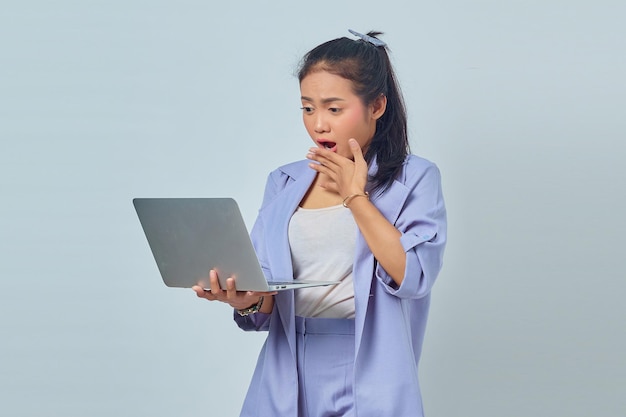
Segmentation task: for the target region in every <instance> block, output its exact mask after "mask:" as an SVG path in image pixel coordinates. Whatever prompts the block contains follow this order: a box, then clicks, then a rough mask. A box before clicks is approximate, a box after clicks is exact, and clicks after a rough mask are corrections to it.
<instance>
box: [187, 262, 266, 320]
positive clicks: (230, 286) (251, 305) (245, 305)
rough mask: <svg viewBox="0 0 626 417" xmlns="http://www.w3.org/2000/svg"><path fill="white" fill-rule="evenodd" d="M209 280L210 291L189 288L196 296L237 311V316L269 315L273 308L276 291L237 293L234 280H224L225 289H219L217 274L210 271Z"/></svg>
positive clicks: (200, 288)
mask: <svg viewBox="0 0 626 417" xmlns="http://www.w3.org/2000/svg"><path fill="white" fill-rule="evenodd" d="M209 280H210V283H211V289H210V290H206V289H204V288H202V287H201V286H199V285H194V286H193V287H191V288H192V289H193V290H194V291H195V292H196V295H197V296H198V297H200V298H205V299H207V300H209V301H221V302H223V303H226V304H228V305H230V306H231V307H233V308H234V309H236V310H238V311H239V314H242V315H247V314H252V313H256V312H261V313H271V312H272V309H273V307H274V297H272V296H273V295H274V294H276V291H269V292H261V291H237V289H236V288H235V279H234V278H232V277H231V278H228V279H227V280H226V289H225V290H222V289H221V288H220V284H219V281H218V279H217V272H215V270H214V269H212V270H211V271H210V272H209Z"/></svg>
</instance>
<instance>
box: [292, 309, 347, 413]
mask: <svg viewBox="0 0 626 417" xmlns="http://www.w3.org/2000/svg"><path fill="white" fill-rule="evenodd" d="M296 346H297V349H298V382H299V392H298V416H299V417H340V416H341V417H349V416H354V397H353V394H352V385H353V383H354V320H352V319H326V318H309V317H296Z"/></svg>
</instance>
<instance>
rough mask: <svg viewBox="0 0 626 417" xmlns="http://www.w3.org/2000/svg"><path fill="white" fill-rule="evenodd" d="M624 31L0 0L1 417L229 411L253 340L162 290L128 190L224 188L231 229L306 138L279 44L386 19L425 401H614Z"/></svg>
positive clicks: (494, 17) (520, 13)
mask: <svg viewBox="0 0 626 417" xmlns="http://www.w3.org/2000/svg"><path fill="white" fill-rule="evenodd" d="M624 21H626V6H624V2H622V1H595V2H583V1H557V0H553V1H496V0H492V1H475V2H468V1H462V0H450V1H439V2H420V1H418V2H416V1H399V0H387V1H384V2H381V1H370V0H363V1H359V2H352V3H350V2H338V1H332V2H331V1H318V2H314V3H307V2H293V1H285V0H281V1H273V2H260V1H259V2H231V3H230V4H226V3H225V2H219V3H218V2H210V1H209V2H207V1H178V2H174V1H171V2H166V1H119V0H114V1H92V2H80V1H69V0H62V1H56V2H44V1H38V2H37V1H21V2H17V1H14V2H11V1H9V2H6V1H5V2H3V4H2V7H1V9H0V140H1V148H0V192H1V197H0V198H1V201H2V202H1V204H0V313H1V314H0V332H1V333H0V337H1V341H0V414H2V415H7V416H66V417H69V416H81V417H84V416H94V417H96V416H112V415H115V416H138V415H151V416H174V415H175V416H205V415H212V416H233V415H236V414H237V411H238V409H239V406H240V403H241V401H242V399H243V396H244V394H245V390H246V387H247V384H248V380H249V378H250V376H251V372H252V369H253V365H254V362H255V360H256V355H257V352H258V349H259V347H260V345H261V343H262V341H263V335H262V334H260V335H259V334H248V333H244V332H241V331H239V330H238V329H237V328H236V327H235V325H234V324H233V323H232V322H231V320H230V316H231V311H230V309H228V308H226V307H224V306H222V305H217V304H211V303H208V302H203V301H201V300H197V299H196V298H195V295H194V294H193V293H192V292H191V290H178V289H170V288H166V287H165V286H164V285H163V284H162V283H161V281H160V277H159V275H158V271H157V269H156V266H155V264H154V261H153V259H152V257H151V254H150V252H149V249H148V246H147V244H146V241H145V238H144V236H143V234H142V231H141V229H140V226H139V223H138V221H137V218H136V216H135V213H134V210H133V208H132V204H131V199H132V198H133V197H137V196H144V197H146V196H160V197H175V196H181V197H192V196H233V197H235V198H236V199H238V200H239V201H240V204H241V206H242V209H243V212H244V216H245V218H246V222H247V224H248V226H251V224H252V222H253V220H254V217H255V214H256V210H257V209H258V206H259V204H260V202H261V195H262V190H263V185H264V182H265V178H266V175H267V173H268V172H269V171H270V170H271V169H273V168H274V167H276V166H277V165H279V164H282V163H286V162H290V161H292V160H296V159H301V158H303V157H304V155H305V153H306V149H307V148H308V147H309V146H310V140H309V139H308V137H307V135H306V132H305V130H304V128H303V127H302V126H301V120H300V110H299V105H300V103H299V90H298V84H297V81H296V79H295V78H294V77H293V75H292V73H293V70H294V68H295V67H296V64H297V62H298V60H299V58H300V57H301V55H302V54H303V53H304V52H306V51H307V50H308V49H310V48H311V47H313V46H315V45H317V44H319V43H321V42H323V41H326V40H328V39H331V38H334V37H338V36H344V35H348V33H347V29H348V28H353V29H355V30H359V31H367V30H370V29H379V30H383V31H385V32H386V33H387V34H386V35H385V36H384V40H386V41H387V42H388V43H389V45H390V47H391V48H392V51H393V60H394V63H395V65H396V68H397V72H398V75H399V79H400V81H401V84H402V87H403V90H404V94H405V96H406V101H407V104H408V109H409V114H410V120H409V122H410V131H411V137H412V144H413V151H414V152H415V153H418V154H420V155H422V156H424V157H426V158H429V159H431V160H433V161H435V162H436V163H437V164H438V165H439V167H440V168H441V170H442V173H443V182H444V184H443V185H444V192H445V196H446V201H447V205H448V209H449V223H450V236H449V245H448V249H447V253H446V265H445V268H444V270H443V272H442V274H441V276H440V280H439V282H438V283H437V285H436V286H435V289H434V294H433V306H432V310H431V317H430V322H429V327H428V332H427V338H426V343H425V346H424V354H423V357H422V362H421V363H422V365H421V377H422V387H423V395H424V401H425V408H426V412H427V415H428V416H429V417H437V416H440V417H450V416H477V417H478V416H480V417H488V416H493V417H496V416H497V417H502V416H528V415H533V416H536V417H539V416H546V417H547V416H550V417H554V416H568V417H576V416H594V417H595V416H616V417H617V416H622V417H623V416H624V415H626V399H625V398H626V395H625V392H626V363H625V359H624V352H625V351H626V336H625V335H624V333H625V332H624V322H625V319H626V307H624V303H623V298H624V295H625V292H626V283H625V282H624V273H623V263H624V256H623V252H624V248H625V247H626V242H625V237H624V236H625V232H626V221H625V220H624V213H626V199H625V197H624V188H625V187H624V182H625V181H624V179H625V178H626V167H625V166H624V156H626V155H625V154H626V152H625V149H624V148H625V145H624V136H625V135H624V133H625V132H626V114H625V113H626V110H625V109H626V83H625V81H624V75H625V74H626V55H625V54H624V51H625V50H626V33H625V32H626V31H625V30H624V29H622V28H621V26H622V25H623V22H624ZM235 356H237V358H235ZM381 401H385V399H381Z"/></svg>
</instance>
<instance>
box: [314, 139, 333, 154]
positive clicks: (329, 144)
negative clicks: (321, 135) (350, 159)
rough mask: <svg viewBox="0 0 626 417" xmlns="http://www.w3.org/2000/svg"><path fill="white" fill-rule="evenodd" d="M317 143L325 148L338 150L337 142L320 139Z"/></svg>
mask: <svg viewBox="0 0 626 417" xmlns="http://www.w3.org/2000/svg"><path fill="white" fill-rule="evenodd" d="M317 143H319V144H320V146H321V147H322V148H324V149H328V150H329V151H333V152H335V151H337V143H336V142H332V141H330V140H318V141H317Z"/></svg>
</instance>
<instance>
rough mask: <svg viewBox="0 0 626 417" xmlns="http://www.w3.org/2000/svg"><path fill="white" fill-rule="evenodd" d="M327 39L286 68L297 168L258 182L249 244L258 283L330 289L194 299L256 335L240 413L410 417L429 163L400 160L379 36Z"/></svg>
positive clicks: (215, 293) (430, 275)
mask: <svg viewBox="0 0 626 417" xmlns="http://www.w3.org/2000/svg"><path fill="white" fill-rule="evenodd" d="M351 33H352V34H353V35H355V36H356V37H357V39H356V40H353V39H349V38H345V37H344V38H339V39H334V40H331V41H329V42H326V43H324V44H321V45H319V46H317V47H316V48H314V49H313V50H311V51H310V52H309V53H307V54H306V55H305V57H304V59H303V61H302V64H301V67H300V70H299V74H298V77H299V81H300V92H301V100H302V113H303V120H304V126H305V127H306V130H307V132H308V133H309V136H311V139H312V140H313V145H314V146H313V147H311V149H309V152H308V154H307V155H306V158H307V159H306V160H303V161H299V162H295V163H292V164H289V165H285V166H282V167H280V168H278V169H277V170H275V171H274V172H272V173H271V174H270V176H269V179H268V181H267V185H266V189H265V196H264V199H263V204H262V207H261V209H260V211H259V216H258V218H257V220H256V222H255V225H254V227H253V229H252V233H251V235H252V240H253V243H254V245H255V249H256V251H257V255H258V257H259V260H260V262H261V265H262V267H263V269H264V272H265V274H266V276H267V277H268V279H269V278H272V277H286V276H292V277H293V278H294V279H296V280H298V279H317V280H337V281H340V282H341V283H340V284H338V285H335V286H330V287H316V288H307V289H301V290H296V291H284V292H280V293H278V294H277V293H258V292H257V293H255V292H239V291H236V288H235V283H234V280H233V279H232V278H230V279H229V280H228V287H227V289H226V290H222V289H220V288H219V285H218V283H217V277H216V275H215V272H214V271H211V273H210V276H211V291H204V290H203V289H202V288H200V287H194V290H195V291H196V293H197V295H198V296H199V297H202V298H206V299H208V300H218V301H222V302H226V303H228V304H230V305H231V306H232V307H234V308H235V309H236V311H235V321H236V322H237V324H238V325H239V326H240V327H241V328H242V329H244V330H257V331H259V330H263V331H269V333H268V336H267V340H266V342H265V344H264V346H263V349H262V351H261V353H260V355H259V359H258V363H257V366H256V369H255V371H254V375H253V377H252V381H251V384H250V387H249V390H248V394H247V396H246V399H245V402H244V404H243V409H242V412H241V416H259V417H269V416H272V417H274V416H281V417H287V416H294V417H295V416H300V417H319V416H359V417H370V416H371V417H381V416H394V417H401V416H421V415H422V414H423V413H422V401H421V396H420V389H419V383H418V361H419V357H420V352H421V348H422V341H423V337H424V330H425V326H426V319H427V315H428V307H429V300H430V290H431V288H432V285H433V283H434V281H435V278H436V277H437V274H438V273H439V271H440V269H441V266H442V257H443V250H444V246H445V242H446V212H445V207H444V202H443V197H442V194H441V185H440V176H439V171H438V169H437V167H436V166H435V165H434V164H433V163H431V162H429V161H426V160H425V159H422V158H419V157H417V156H415V155H411V154H409V146H408V139H407V126H406V113H405V109H404V103H403V99H402V95H401V93H400V90H399V87H398V85H397V83H396V79H395V75H394V71H393V69H392V66H391V63H390V61H389V57H388V55H387V49H386V44H385V43H384V42H382V41H381V40H379V39H378V38H377V36H378V35H380V33H378V32H370V33H368V34H367V35H361V34H358V33H356V32H352V31H351Z"/></svg>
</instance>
